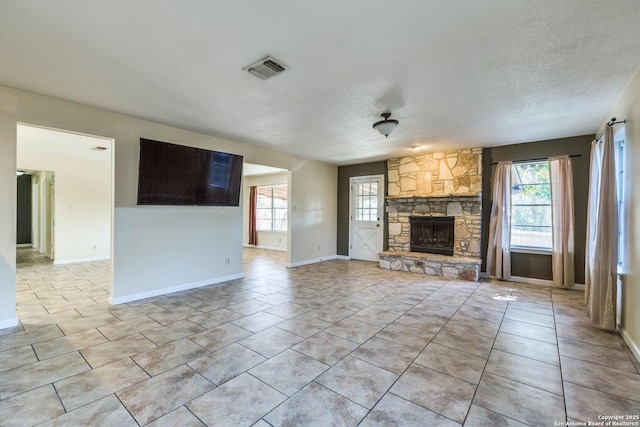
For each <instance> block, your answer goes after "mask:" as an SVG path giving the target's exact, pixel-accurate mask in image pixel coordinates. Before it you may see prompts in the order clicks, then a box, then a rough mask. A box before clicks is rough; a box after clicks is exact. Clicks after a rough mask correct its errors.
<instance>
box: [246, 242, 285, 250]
mask: <svg viewBox="0 0 640 427" xmlns="http://www.w3.org/2000/svg"><path fill="white" fill-rule="evenodd" d="M243 246H244V247H245V248H253V249H265V250H268V251H280V252H287V248H278V247H276V246H259V245H258V246H256V245H249V244H246V245H243Z"/></svg>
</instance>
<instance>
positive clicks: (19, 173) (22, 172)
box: [16, 169, 24, 176]
mask: <svg viewBox="0 0 640 427" xmlns="http://www.w3.org/2000/svg"><path fill="white" fill-rule="evenodd" d="M16 175H17V176H22V175H24V171H21V170H20V169H18V170H17V171H16Z"/></svg>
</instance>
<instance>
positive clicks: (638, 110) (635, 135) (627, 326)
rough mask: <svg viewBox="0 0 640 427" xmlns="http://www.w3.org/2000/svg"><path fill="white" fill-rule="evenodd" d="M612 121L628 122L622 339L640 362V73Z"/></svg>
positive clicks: (604, 119) (613, 110)
mask: <svg viewBox="0 0 640 427" xmlns="http://www.w3.org/2000/svg"><path fill="white" fill-rule="evenodd" d="M610 117H616V118H617V119H618V120H624V119H626V120H627V123H626V125H625V130H626V145H625V150H626V152H625V156H626V161H625V165H624V180H625V182H624V187H625V210H624V213H623V215H624V222H625V236H624V248H625V249H624V251H625V254H626V259H625V265H626V272H625V274H623V276H622V296H621V298H622V313H621V323H622V324H621V329H622V335H623V337H624V338H625V341H626V342H627V344H628V345H629V347H630V348H631V349H632V351H633V352H634V354H635V356H636V358H638V360H640V310H638V307H640V192H639V191H638V182H640V168H638V167H637V166H636V162H637V161H638V160H639V159H640V69H638V71H637V72H636V75H635V76H634V77H633V79H632V80H631V82H630V83H629V84H628V85H627V87H626V88H625V90H624V91H623V92H622V94H621V95H620V98H618V101H617V102H616V104H615V105H614V107H613V109H612V110H611V115H610V116H607V117H606V118H603V121H608V120H609V118H610Z"/></svg>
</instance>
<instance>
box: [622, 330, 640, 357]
mask: <svg viewBox="0 0 640 427" xmlns="http://www.w3.org/2000/svg"><path fill="white" fill-rule="evenodd" d="M618 329H619V330H620V335H622V339H623V340H624V342H625V343H627V345H628V346H629V349H630V350H631V353H633V355H634V356H635V358H636V360H637V361H638V363H640V345H638V343H637V342H635V341H634V340H633V338H632V337H631V335H629V333H628V332H627V331H626V330H625V329H624V328H623V327H622V326H620V327H619V328H618Z"/></svg>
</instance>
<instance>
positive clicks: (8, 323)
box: [0, 316, 18, 329]
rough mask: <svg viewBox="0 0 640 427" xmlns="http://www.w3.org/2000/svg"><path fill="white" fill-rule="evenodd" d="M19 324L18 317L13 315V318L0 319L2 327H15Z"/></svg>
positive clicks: (0, 326) (0, 327)
mask: <svg viewBox="0 0 640 427" xmlns="http://www.w3.org/2000/svg"><path fill="white" fill-rule="evenodd" d="M14 326H18V317H17V316H13V318H12V319H5V320H0V329H6V328H13V327H14Z"/></svg>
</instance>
